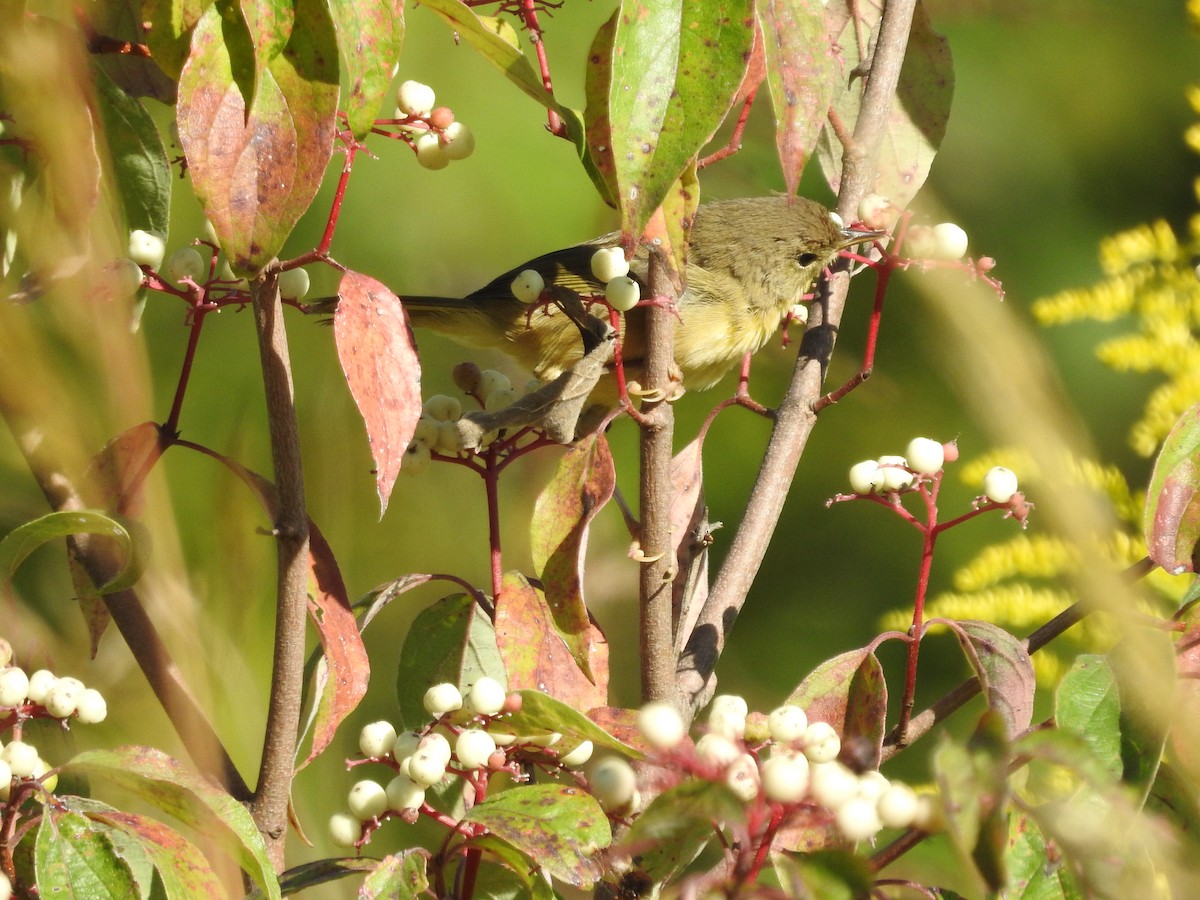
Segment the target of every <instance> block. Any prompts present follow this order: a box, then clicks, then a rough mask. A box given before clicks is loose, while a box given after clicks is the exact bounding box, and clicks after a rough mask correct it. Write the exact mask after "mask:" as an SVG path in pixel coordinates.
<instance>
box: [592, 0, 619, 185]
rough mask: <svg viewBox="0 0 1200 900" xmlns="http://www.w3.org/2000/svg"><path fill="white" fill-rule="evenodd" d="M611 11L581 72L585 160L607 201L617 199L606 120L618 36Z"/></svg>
mask: <svg viewBox="0 0 1200 900" xmlns="http://www.w3.org/2000/svg"><path fill="white" fill-rule="evenodd" d="M619 14H620V11H619V10H618V11H617V12H614V13H613V14H612V16H610V17H609V18H608V20H607V21H605V23H604V24H603V25H601V26H600V27H599V29H597V31H596V36H595V37H594V38H592V46H591V49H590V50H589V51H588V57H587V69H586V71H585V73H584V94H585V96H586V97H587V106H586V107H585V108H584V110H583V127H584V133H585V135H586V136H587V151H588V157H589V158H590V159H591V160H592V165H593V166H594V167H595V170H596V173H597V175H598V176H599V177H600V178H601V179H602V180H603V182H604V186H605V187H604V191H603V193H604V194H605V195H606V197H607V198H609V199H610V200H611V198H613V197H616V196H617V190H618V188H617V164H616V162H615V161H614V159H613V136H612V120H611V119H610V117H609V110H608V95H609V90H610V88H611V85H612V55H613V38H614V36H615V35H616V33H617V16H618V15H619Z"/></svg>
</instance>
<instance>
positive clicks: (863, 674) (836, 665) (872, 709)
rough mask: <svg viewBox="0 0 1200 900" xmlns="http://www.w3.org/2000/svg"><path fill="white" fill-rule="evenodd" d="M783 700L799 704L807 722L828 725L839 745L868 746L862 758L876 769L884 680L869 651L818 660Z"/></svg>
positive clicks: (884, 704) (884, 715) (884, 701)
mask: <svg viewBox="0 0 1200 900" xmlns="http://www.w3.org/2000/svg"><path fill="white" fill-rule="evenodd" d="M787 702H788V703H794V704H796V705H797V706H800V707H802V708H803V709H804V711H805V712H807V713H808V718H809V721H811V722H828V723H829V724H830V725H832V726H833V728H834V730H835V731H837V733H838V734H840V735H841V736H842V746H843V747H849V746H854V745H857V746H858V747H859V748H866V749H869V751H870V753H869V755H868V756H866V758H865V759H864V760H863V761H864V762H866V764H867V765H870V766H872V767H874V768H878V766H879V761H880V759H881V758H882V753H883V733H884V727H885V725H886V723H887V682H886V681H884V678H883V666H881V665H880V664H879V660H878V659H877V658H876V656H875V654H874V653H872V652H871V651H870V650H868V649H866V648H863V649H860V650H850V651H848V652H846V653H842V654H840V655H838V656H835V657H834V658H833V659H830V660H827V661H826V662H823V663H821V665H819V666H817V668H816V669H814V670H813V671H812V673H811V674H810V675H809V676H808V677H807V678H805V679H804V680H803V681H802V682H800V685H799V686H798V687H797V688H796V690H795V691H793V692H792V695H791V696H790V697H788V699H787Z"/></svg>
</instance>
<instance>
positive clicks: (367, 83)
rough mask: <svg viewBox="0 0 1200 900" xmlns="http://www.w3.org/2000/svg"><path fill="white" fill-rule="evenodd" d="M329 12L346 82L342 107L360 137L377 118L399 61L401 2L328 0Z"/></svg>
mask: <svg viewBox="0 0 1200 900" xmlns="http://www.w3.org/2000/svg"><path fill="white" fill-rule="evenodd" d="M329 9H330V12H332V13H333V25H334V28H336V29H337V33H338V43H339V44H340V45H341V48H342V60H343V62H344V64H345V66H346V75H347V80H348V81H349V83H350V93H349V94H348V95H347V96H346V98H345V100H344V102H343V105H344V107H345V111H346V115H347V117H348V118H349V120H350V130H351V131H353V132H354V136H355V137H356V138H363V137H365V136H366V134H367V132H368V131H370V130H371V126H372V125H373V124H374V123H375V119H376V118H377V117H379V105H380V103H382V102H383V96H384V94H386V93H387V89H388V86H389V85H390V84H391V83H392V69H393V67H394V66H395V64H396V62H397V61H398V60H399V59H400V47H401V46H402V45H403V43H404V0H383V2H376V3H358V2H355V0H331V2H330V4H329ZM383 118H386V117H383Z"/></svg>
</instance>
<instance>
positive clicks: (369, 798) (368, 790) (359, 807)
mask: <svg viewBox="0 0 1200 900" xmlns="http://www.w3.org/2000/svg"><path fill="white" fill-rule="evenodd" d="M346 805H347V806H348V807H349V808H350V814H351V815H353V816H355V817H357V818H358V820H359V821H360V822H365V821H367V820H368V819H374V818H375V817H376V816H379V815H381V814H382V813H383V811H384V810H386V809H387V808H388V801H387V791H385V790H384V789H383V785H382V784H380V783H379V782H378V781H372V780H371V779H369V778H366V779H364V780H362V781H357V782H355V783H354V787H352V788H350V795H349V796H348V797H347V798H346Z"/></svg>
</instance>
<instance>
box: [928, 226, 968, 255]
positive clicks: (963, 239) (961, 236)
mask: <svg viewBox="0 0 1200 900" xmlns="http://www.w3.org/2000/svg"><path fill="white" fill-rule="evenodd" d="M966 254H967V233H966V232H965V231H963V230H962V229H961V228H960V227H958V226H957V225H955V224H954V223H953V222H941V223H939V224H937V225H934V226H933V255H934V257H935V258H937V259H962V258H963V257H964V256H966Z"/></svg>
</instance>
